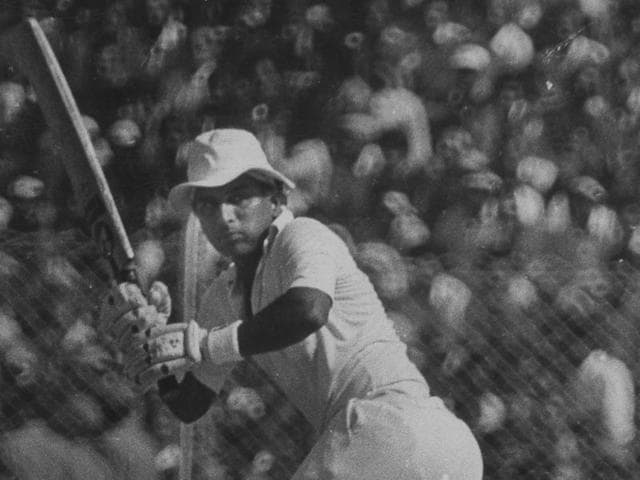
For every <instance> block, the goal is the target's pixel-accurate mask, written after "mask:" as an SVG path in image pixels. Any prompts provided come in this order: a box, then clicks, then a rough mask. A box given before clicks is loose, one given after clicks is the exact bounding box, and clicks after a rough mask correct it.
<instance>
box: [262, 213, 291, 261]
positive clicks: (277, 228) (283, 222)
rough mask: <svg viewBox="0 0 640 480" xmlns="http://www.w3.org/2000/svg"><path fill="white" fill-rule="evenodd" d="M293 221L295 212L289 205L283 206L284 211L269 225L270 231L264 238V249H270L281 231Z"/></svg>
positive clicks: (264, 250)
mask: <svg viewBox="0 0 640 480" xmlns="http://www.w3.org/2000/svg"><path fill="white" fill-rule="evenodd" d="M291 221H293V213H292V212H291V210H289V209H288V208H287V207H285V206H283V207H282V212H281V213H280V215H278V216H277V217H276V219H275V220H274V221H273V222H272V223H271V226H270V227H269V233H268V234H267V238H265V239H264V242H263V243H262V251H263V252H266V251H267V250H269V247H270V246H271V244H272V243H273V240H274V239H275V238H276V236H277V235H278V233H279V232H281V231H282V229H283V228H284V227H286V226H287V224H289V223H290V222H291Z"/></svg>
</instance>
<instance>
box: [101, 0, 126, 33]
mask: <svg viewBox="0 0 640 480" xmlns="http://www.w3.org/2000/svg"><path fill="white" fill-rule="evenodd" d="M127 23H128V20H127V7H126V5H125V4H124V3H122V2H115V3H113V4H111V5H109V6H108V7H107V9H106V11H105V13H104V27H103V28H104V30H105V32H108V33H112V34H117V33H118V30H119V29H121V28H122V27H123V26H125V25H126V24H127Z"/></svg>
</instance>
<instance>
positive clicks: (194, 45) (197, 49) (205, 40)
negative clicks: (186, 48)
mask: <svg viewBox="0 0 640 480" xmlns="http://www.w3.org/2000/svg"><path fill="white" fill-rule="evenodd" d="M190 40H191V55H192V56H193V61H194V63H195V65H196V66H197V67H199V66H200V65H202V64H203V63H206V62H211V61H213V60H215V59H216V58H218V56H219V55H220V51H221V49H222V45H221V40H220V38H219V37H218V32H217V31H216V29H215V28H213V27H200V28H197V29H195V30H194V31H193V33H192V34H191V38H190Z"/></svg>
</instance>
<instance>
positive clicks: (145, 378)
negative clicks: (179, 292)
mask: <svg viewBox="0 0 640 480" xmlns="http://www.w3.org/2000/svg"><path fill="white" fill-rule="evenodd" d="M206 335H207V330H206V329H203V328H201V327H200V326H199V325H198V323H197V322H195V321H193V320H192V321H191V322H189V323H171V324H169V325H158V326H154V327H151V328H150V329H148V330H147V331H146V332H142V333H138V334H136V335H134V336H133V337H132V338H133V344H132V345H131V347H130V349H129V351H128V353H127V355H126V357H127V363H126V365H125V374H126V375H127V377H129V378H131V379H133V380H134V381H135V383H136V384H137V385H138V386H139V387H140V388H142V389H143V390H146V389H148V388H149V387H150V386H152V385H153V384H155V383H156V382H157V381H158V380H159V379H161V378H163V377H166V376H169V375H175V376H177V377H178V378H180V377H182V376H184V374H185V373H186V372H187V371H188V370H190V369H192V368H193V367H194V366H195V365H197V364H199V363H200V362H202V353H201V349H200V345H201V343H202V341H203V339H204V338H205V337H206Z"/></svg>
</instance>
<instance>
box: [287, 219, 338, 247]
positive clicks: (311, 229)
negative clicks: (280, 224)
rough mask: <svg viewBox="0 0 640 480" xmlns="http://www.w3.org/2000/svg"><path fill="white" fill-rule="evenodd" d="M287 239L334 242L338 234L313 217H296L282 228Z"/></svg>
mask: <svg viewBox="0 0 640 480" xmlns="http://www.w3.org/2000/svg"><path fill="white" fill-rule="evenodd" d="M281 233H282V237H283V238H285V239H303V240H306V241H316V242H317V241H319V242H327V241H329V242H333V241H334V240H335V238H334V237H336V235H335V234H334V232H333V231H332V230H331V229H330V228H329V227H327V226H326V225H325V224H324V223H322V222H321V221H319V220H316V219H315V218H311V217H296V218H294V219H293V220H292V221H291V222H289V223H288V224H287V225H285V227H284V228H283V229H282V232H281Z"/></svg>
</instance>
